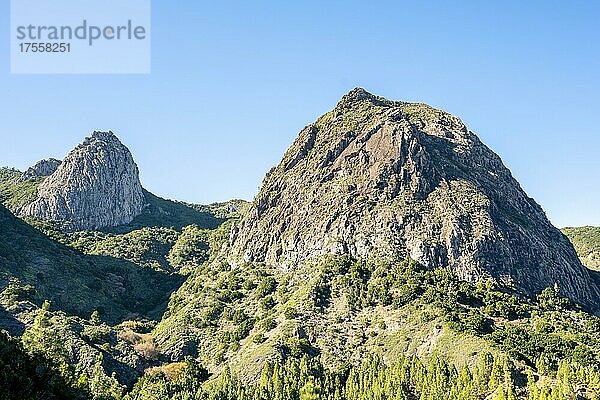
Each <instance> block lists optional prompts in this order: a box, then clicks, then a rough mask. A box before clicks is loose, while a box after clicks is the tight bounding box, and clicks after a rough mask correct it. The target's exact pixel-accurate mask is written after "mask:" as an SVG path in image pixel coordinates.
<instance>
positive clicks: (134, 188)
mask: <svg viewBox="0 0 600 400" xmlns="http://www.w3.org/2000/svg"><path fill="white" fill-rule="evenodd" d="M144 204H145V200H144V194H143V192H142V186H141V184H140V180H139V172H138V168H137V165H136V164H135V162H134V161H133V157H132V156H131V153H130V152H129V150H128V149H127V147H125V146H124V145H123V144H122V143H121V142H120V141H119V139H118V138H117V137H116V136H115V135H114V134H113V133H112V132H94V133H93V134H92V135H91V136H90V137H88V138H86V139H85V140H84V141H83V143H82V144H80V145H78V146H77V147H76V148H75V149H73V150H72V151H71V152H70V153H69V154H68V155H67V157H65V159H64V160H63V162H62V163H61V164H60V166H59V167H58V168H57V169H56V171H55V172H54V173H53V174H52V175H50V176H49V177H48V178H46V180H45V181H44V182H43V183H42V184H41V185H40V186H39V188H38V195H37V199H36V200H35V201H33V202H32V203H30V204H28V205H26V206H24V207H22V208H21V209H20V210H19V211H18V212H19V214H20V215H21V216H25V217H31V218H38V219H47V220H52V221H59V222H61V223H64V224H65V225H66V226H67V227H70V228H72V229H95V228H102V227H111V226H118V225H123V224H127V223H129V222H131V221H132V220H133V218H135V217H136V216H138V215H139V214H140V213H141V212H142V209H143V208H144Z"/></svg>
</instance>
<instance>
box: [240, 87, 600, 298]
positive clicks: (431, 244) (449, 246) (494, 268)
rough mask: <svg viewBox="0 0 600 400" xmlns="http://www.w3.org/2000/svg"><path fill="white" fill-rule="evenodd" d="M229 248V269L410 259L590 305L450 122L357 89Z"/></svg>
mask: <svg viewBox="0 0 600 400" xmlns="http://www.w3.org/2000/svg"><path fill="white" fill-rule="evenodd" d="M232 240H233V245H232V249H233V252H232V253H233V257H232V258H231V259H232V261H233V262H238V263H239V262H240V260H245V261H253V262H264V263H266V264H267V265H270V266H274V267H277V268H281V269H294V268H298V266H300V265H302V264H303V263H306V262H307V261H310V260H313V259H317V258H318V257H320V256H323V255H327V254H349V255H351V256H353V257H356V258H378V259H387V260H402V259H405V258H411V259H414V260H416V261H418V262H419V263H421V264H422V265H425V266H426V267H428V268H445V267H448V268H450V269H452V270H453V271H454V272H455V273H456V274H457V275H458V276H459V277H460V278H461V279H464V280H467V281H471V282H475V281H479V280H482V279H486V278H490V277H491V278H495V279H498V280H499V281H500V282H502V283H503V284H504V285H507V286H510V287H514V288H516V289H518V290H519V291H521V292H523V293H526V294H528V295H533V294H535V293H538V292H540V291H541V290H542V289H544V288H545V287H548V286H552V285H554V284H558V286H559V287H560V289H561V292H562V293H564V294H566V295H568V296H569V297H571V298H573V299H575V300H576V301H578V302H580V303H582V304H586V305H588V306H590V307H596V306H597V305H598V299H599V298H600V297H599V295H600V293H599V290H598V288H597V286H596V285H595V283H594V282H593V280H592V279H591V278H590V274H589V271H588V270H587V269H586V268H584V267H583V266H582V264H581V262H580V261H579V259H578V258H577V255H576V253H575V251H574V249H573V247H572V245H571V244H570V243H569V241H568V240H567V238H566V237H565V236H564V235H563V234H562V233H561V232H560V231H559V230H558V229H556V228H555V227H553V226H552V225H551V223H550V222H549V221H548V219H547V218H546V216H545V214H544V212H543V210H542V209H541V207H540V206H539V205H538V204H537V203H536V202H535V201H534V200H533V199H531V198H529V197H528V196H527V195H526V194H525V192H524V191H523V190H522V188H521V187H520V185H519V184H518V182H517V181H516V180H515V179H514V178H513V177H512V175H511V173H510V171H509V170H508V169H507V168H506V167H505V166H504V165H503V164H502V161H501V160H500V158H499V157H498V156H497V155H496V154H494V153H493V152H492V151H491V150H490V149H489V148H488V147H486V146H485V145H484V144H483V143H481V141H480V140H479V139H478V138H477V136H476V135H475V134H473V133H472V132H470V131H469V130H468V129H467V127H466V126H465V125H464V124H463V123H462V122H461V121H460V120H459V119H458V118H457V117H454V116H452V115H450V114H447V113H445V112H443V111H440V110H436V109H433V108H431V107H429V106H426V105H424V104H414V103H404V102H396V101H389V100H386V99H383V98H380V97H377V96H374V95H372V94H370V93H368V92H366V91H365V90H363V89H355V90H353V91H351V92H350V93H348V94H347V95H345V96H344V97H343V98H342V100H341V101H340V102H339V103H338V105H337V106H336V107H335V108H334V109H333V110H332V111H331V112H329V113H327V114H325V115H323V116H322V117H320V118H319V119H318V120H317V121H316V122H315V123H313V124H310V125H309V126H307V127H306V128H304V129H303V130H302V131H301V132H300V134H299V136H298V138H297V139H296V140H295V142H294V143H293V144H292V146H291V147H290V149H289V150H288V151H287V152H286V153H285V155H284V157H283V159H282V160H281V162H280V164H279V165H278V166H277V167H275V168H274V169H273V170H271V171H270V172H269V173H268V174H267V176H266V178H265V179H264V182H263V185H262V188H261V190H260V193H259V194H258V196H257V197H256V199H255V202H254V205H253V207H252V208H251V209H250V211H249V212H248V215H247V217H246V218H245V219H244V220H243V222H242V223H241V224H240V226H239V230H237V231H234V234H233V237H232Z"/></svg>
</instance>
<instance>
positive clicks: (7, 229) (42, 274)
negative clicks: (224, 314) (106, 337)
mask: <svg viewBox="0 0 600 400" xmlns="http://www.w3.org/2000/svg"><path fill="white" fill-rule="evenodd" d="M181 279H182V278H181V277H179V276H175V275H168V274H164V273H159V272H156V271H154V270H152V269H150V268H143V267H141V266H138V265H136V264H134V263H132V262H129V261H126V260H121V259H118V258H115V257H109V256H94V255H85V254H83V253H81V252H79V251H76V250H74V249H73V248H70V247H67V246H65V245H63V244H61V243H58V242H57V241H54V240H52V239H50V238H49V237H48V236H46V235H44V234H43V233H42V232H40V231H39V230H37V229H35V228H33V227H32V226H30V225H28V224H26V223H25V222H24V221H22V220H20V219H19V218H16V217H15V216H14V215H12V214H11V213H10V211H8V210H7V209H6V208H5V207H4V206H2V205H0V289H1V290H4V289H5V288H6V287H8V286H9V285H13V286H15V285H16V287H20V288H22V289H21V292H22V293H24V294H26V297H27V299H29V300H31V301H33V302H35V303H36V304H38V305H39V304H41V303H42V302H43V301H44V300H50V301H51V302H52V306H53V308H56V309H61V310H64V311H66V312H68V313H70V314H74V315H79V316H82V317H88V316H89V315H90V314H91V313H92V312H93V311H94V310H100V311H101V315H102V317H103V318H104V319H105V320H107V321H110V322H113V323H116V322H120V321H122V320H123V319H125V318H128V317H133V316H139V317H144V316H145V317H154V318H158V317H159V316H160V315H161V313H162V307H163V306H164V303H165V302H166V300H167V299H168V297H169V294H170V292H171V291H173V290H175V289H176V288H177V287H178V286H179V284H180V282H181ZM148 286H151V287H152V288H153V290H152V291H149V290H148Z"/></svg>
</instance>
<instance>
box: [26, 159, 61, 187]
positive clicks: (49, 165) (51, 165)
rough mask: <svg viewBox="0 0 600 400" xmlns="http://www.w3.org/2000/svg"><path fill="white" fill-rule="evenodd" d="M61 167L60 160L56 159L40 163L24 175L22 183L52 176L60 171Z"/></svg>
mask: <svg viewBox="0 0 600 400" xmlns="http://www.w3.org/2000/svg"><path fill="white" fill-rule="evenodd" d="M59 165H60V160H57V159H55V158H48V159H47V160H41V161H38V162H37V163H35V165H34V166H32V167H29V168H28V169H27V171H25V172H24V173H23V175H22V176H21V179H20V181H21V182H24V181H28V180H31V179H35V178H40V177H43V176H50V175H52V174H53V173H54V172H55V171H56V170H57V169H58V166H59Z"/></svg>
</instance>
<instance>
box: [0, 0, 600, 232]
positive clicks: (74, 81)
mask: <svg viewBox="0 0 600 400" xmlns="http://www.w3.org/2000/svg"><path fill="white" fill-rule="evenodd" d="M184 3H185V4H184ZM421 3H427V4H421ZM491 3H492V2H482V1H461V2H447V1H428V2H416V1H406V2H404V1H389V2H385V1H383V2H377V3H372V5H368V4H367V2H364V1H360V2H358V1H335V2H331V1H329V2H323V1H293V2H267V1H262V2H241V1H240V2H232V1H223V2H204V1H185V2H183V1H181V2H174V1H158V0H155V1H154V2H153V16H152V73H151V74H149V75H10V74H9V60H8V42H9V39H8V25H9V17H8V16H9V7H8V1H7V0H3V1H2V2H1V3H0V4H1V6H0V28H1V32H2V33H3V35H5V39H4V40H0V58H1V62H0V88H1V90H2V94H1V95H0V121H1V122H0V124H1V125H0V135H1V138H2V141H1V145H0V165H9V166H15V167H17V168H20V169H24V168H26V167H27V166H28V165H30V164H32V163H33V162H35V161H36V160H38V159H40V158H45V157H49V156H53V157H57V158H62V157H64V155H65V154H66V153H67V152H68V151H69V150H70V149H71V148H72V147H73V146H74V145H75V144H77V143H78V142H80V141H81V139H82V138H83V137H84V136H86V135H87V134H88V133H89V132H90V131H92V130H94V129H112V130H113V131H115V132H116V133H117V134H118V136H119V137H120V138H121V139H122V141H123V142H124V143H125V144H126V145H127V146H128V147H129V148H130V149H131V150H132V152H133V154H134V157H135V159H136V161H137V163H138V165H139V167H140V171H141V177H142V182H143V184H144V186H145V187H146V188H148V189H149V190H151V191H152V192H154V193H156V194H159V195H162V196H165V197H169V198H176V199H181V200H186V201H190V202H200V203H207V202H212V201H219V200H226V199H229V198H234V197H240V198H246V199H251V198H252V197H253V196H254V195H255V193H256V192H257V190H258V187H259V185H260V182H261V180H262V178H263V176H264V174H265V172H266V171H267V170H268V169H269V168H270V167H271V166H273V165H274V164H276V163H277V162H278V161H279V159H280V157H281V155H282V153H283V152H284V150H285V149H286V148H287V146H288V145H289V144H290V143H291V142H292V140H293V139H294V137H295V136H296V134H297V132H298V131H299V130H300V129H301V128H302V127H303V126H304V125H306V124H308V123H310V122H312V121H313V120H315V119H316V118H317V117H318V116H319V115H320V114H322V113H324V112H326V111H328V110H329V109H331V108H332V107H333V106H334V105H335V103H336V102H337V100H338V99H339V97H341V96H342V95H343V94H344V93H345V92H347V91H348V90H350V89H351V88H353V87H355V86H362V87H365V88H366V89H367V90H369V91H371V92H373V93H375V94H379V95H382V96H385V97H388V98H391V99H397V100H406V101H420V102H426V103H428V104H431V105H433V106H435V107H438V108H443V109H445V110H447V111H449V112H451V113H453V114H456V115H459V116H460V117H461V118H462V119H463V121H465V122H466V123H467V124H468V126H469V127H470V129H471V130H473V131H474V132H476V133H477V134H478V135H479V136H480V137H481V139H482V140H483V141H484V142H485V143H486V144H487V145H489V146H490V147H491V148H492V149H494V150H495V151H496V152H497V153H498V154H500V156H501V157H502V158H503V160H504V162H505V163H506V164H507V166H508V167H509V168H510V169H511V170H512V172H513V174H514V175H515V176H516V177H517V179H518V180H519V181H520V182H521V184H522V185H523V187H524V188H525V189H526V191H527V192H528V193H529V195H531V196H532V197H534V198H535V199H536V200H537V201H538V202H539V203H540V204H542V206H543V207H544V209H545V210H546V212H547V213H548V215H549V217H550V218H551V220H552V221H553V222H554V223H555V224H556V225H558V226H565V225H583V224H593V225H600V207H599V203H600V177H599V174H598V172H599V171H600V157H599V156H598V150H599V149H600V122H599V120H598V117H599V115H600V96H599V93H600V44H599V40H600V24H598V22H597V18H598V16H599V15H600V2H597V1H592V0H590V1H569V2H566V1H561V2H559V1H529V2H521V1H502V2H494V4H491ZM524 3H526V4H524Z"/></svg>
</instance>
